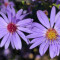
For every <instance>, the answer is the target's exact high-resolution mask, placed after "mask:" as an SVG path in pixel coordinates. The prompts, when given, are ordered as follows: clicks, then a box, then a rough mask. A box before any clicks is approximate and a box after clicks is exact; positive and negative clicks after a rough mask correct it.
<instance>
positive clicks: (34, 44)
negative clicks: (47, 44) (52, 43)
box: [30, 37, 45, 49]
mask: <svg viewBox="0 0 60 60" xmlns="http://www.w3.org/2000/svg"><path fill="white" fill-rule="evenodd" d="M44 41H45V39H44V37H41V38H39V39H38V41H36V42H35V43H33V44H32V46H31V47H30V49H33V48H35V47H37V46H38V45H40V44H41V43H42V42H44Z"/></svg>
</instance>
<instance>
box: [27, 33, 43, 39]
mask: <svg viewBox="0 0 60 60" xmlns="http://www.w3.org/2000/svg"><path fill="white" fill-rule="evenodd" d="M42 36H43V33H42V32H40V33H33V34H30V35H27V36H26V37H27V38H38V37H42Z"/></svg>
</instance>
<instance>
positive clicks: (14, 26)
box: [7, 23, 17, 33]
mask: <svg viewBox="0 0 60 60" xmlns="http://www.w3.org/2000/svg"><path fill="white" fill-rule="evenodd" d="M7 29H8V31H9V32H10V33H13V32H15V31H16V30H17V26H16V25H15V24H13V23H9V24H8V26H7Z"/></svg>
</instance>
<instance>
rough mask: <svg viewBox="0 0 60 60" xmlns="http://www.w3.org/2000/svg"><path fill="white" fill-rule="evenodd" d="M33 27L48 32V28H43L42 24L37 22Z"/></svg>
mask: <svg viewBox="0 0 60 60" xmlns="http://www.w3.org/2000/svg"><path fill="white" fill-rule="evenodd" d="M32 26H33V27H37V28H39V29H41V30H46V28H45V27H44V26H42V25H41V24H39V23H36V22H34V23H33V24H32Z"/></svg>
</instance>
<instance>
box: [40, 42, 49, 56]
mask: <svg viewBox="0 0 60 60" xmlns="http://www.w3.org/2000/svg"><path fill="white" fill-rule="evenodd" d="M48 47H49V42H47V43H46V42H43V43H42V44H41V45H40V48H39V52H40V55H41V56H43V55H44V54H45V52H46V51H47V50H48Z"/></svg>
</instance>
